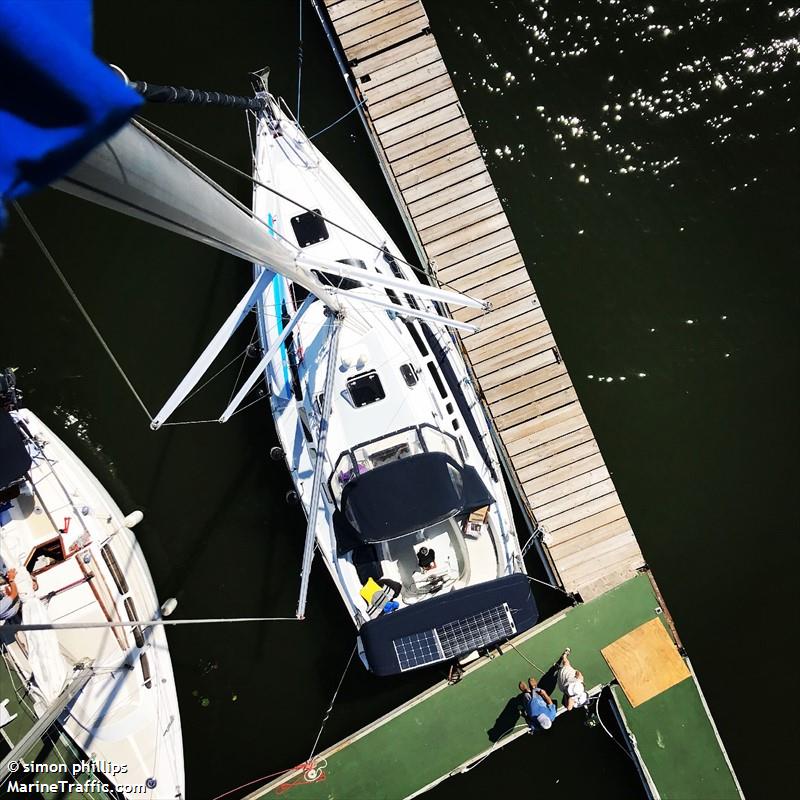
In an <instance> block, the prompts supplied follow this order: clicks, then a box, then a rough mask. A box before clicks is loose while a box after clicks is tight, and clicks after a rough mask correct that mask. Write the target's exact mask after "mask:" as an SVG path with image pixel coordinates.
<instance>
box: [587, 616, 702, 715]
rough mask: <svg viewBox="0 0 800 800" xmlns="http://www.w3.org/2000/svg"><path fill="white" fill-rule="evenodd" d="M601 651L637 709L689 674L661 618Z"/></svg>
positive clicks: (647, 623)
mask: <svg viewBox="0 0 800 800" xmlns="http://www.w3.org/2000/svg"><path fill="white" fill-rule="evenodd" d="M601 652H602V654H603V657H604V658H605V660H606V661H607V662H608V666H609V667H611V671H612V672H613V673H614V677H616V679H617V680H618V681H619V685H620V686H621V687H622V690H623V691H624V692H625V696H626V697H627V698H628V701H629V702H630V704H631V705H632V706H633V707H634V708H636V706H638V705H641V704H642V703H645V702H647V701H648V700H650V699H651V698H653V697H655V696H656V695H659V694H661V693H662V692H665V691H666V690H667V689H669V688H671V687H673V686H675V684H677V683H680V682H681V681H682V680H685V679H686V678H688V677H689V675H690V673H689V668H688V667H687V666H686V664H685V663H684V660H683V659H682V658H681V655H680V653H679V652H678V648H677V647H676V646H675V642H673V641H672V638H671V637H670V635H669V633H668V632H667V629H666V628H665V627H664V625H663V624H662V623H661V620H660V619H651V620H650V621H649V622H645V623H644V625H640V626H639V627H638V628H634V629H633V630H632V631H631V632H630V633H626V634H625V636H622V637H621V638H619V639H617V640H616V641H615V642H612V643H611V644H610V645H608V646H607V647H604V648H603V649H602V651H601Z"/></svg>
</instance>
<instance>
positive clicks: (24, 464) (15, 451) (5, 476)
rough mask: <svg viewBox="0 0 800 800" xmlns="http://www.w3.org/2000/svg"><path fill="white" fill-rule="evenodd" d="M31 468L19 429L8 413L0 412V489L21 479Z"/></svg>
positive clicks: (29, 458)
mask: <svg viewBox="0 0 800 800" xmlns="http://www.w3.org/2000/svg"><path fill="white" fill-rule="evenodd" d="M30 468H31V457H30V455H28V451H27V449H26V448H25V442H23V441H22V436H21V435H20V432H19V428H18V427H17V425H16V423H15V422H14V420H13V419H11V415H10V414H9V413H8V411H0V489H5V487H6V486H8V485H9V484H10V483H13V482H14V481H15V480H17V479H19V478H21V477H22V476H23V475H24V474H25V473H26V472H27V471H28V470H29V469H30Z"/></svg>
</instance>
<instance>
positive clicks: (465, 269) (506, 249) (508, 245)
mask: <svg viewBox="0 0 800 800" xmlns="http://www.w3.org/2000/svg"><path fill="white" fill-rule="evenodd" d="M478 177H479V178H480V177H482V176H478ZM513 255H519V249H518V248H517V243H516V242H515V241H514V240H513V239H509V240H508V241H507V242H504V243H503V244H501V245H498V246H497V247H495V248H493V249H492V250H487V251H486V252H485V253H481V254H480V255H477V256H473V257H472V258H467V259H464V260H463V261H461V262H460V263H458V264H455V265H453V266H451V267H448V268H446V269H442V270H441V271H439V270H438V269H437V273H440V274H441V280H444V281H449V280H451V279H452V278H457V277H459V276H465V275H469V274H471V273H473V272H476V271H477V270H483V269H485V268H486V267H491V266H492V265H493V264H497V263H498V262H499V261H503V260H504V259H506V258H508V257H509V256H513ZM432 261H433V262H434V263H436V259H432Z"/></svg>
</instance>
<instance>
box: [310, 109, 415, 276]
mask: <svg viewBox="0 0 800 800" xmlns="http://www.w3.org/2000/svg"><path fill="white" fill-rule="evenodd" d="M366 102H367V101H366V100H359V101H358V103H356V105H354V106H353V107H352V108H351V109H350V110H349V111H345V112H344V114H342V116H341V117H339V118H338V119H335V120H334V121H333V122H331V124H330V125H326V126H325V127H324V128H323V129H322V130H321V131H317V132H316V133H315V134H314V135H313V136H309V137H308V140H309V141H311V140H312V139H316V138H317V136H322V134H323V133H326V132H327V131H329V130H330V129H331V128H332V127H334V125H338V124H339V123H340V122H341V121H342V120H343V119H346V118H347V117H349V116H350V115H351V114H352V113H353V112H354V111H358V109H359V108H361V106H363V105H364V103H366ZM409 266H411V264H409Z"/></svg>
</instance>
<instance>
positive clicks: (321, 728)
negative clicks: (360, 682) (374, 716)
mask: <svg viewBox="0 0 800 800" xmlns="http://www.w3.org/2000/svg"><path fill="white" fill-rule="evenodd" d="M357 650H358V644H357V643H356V644H355V645H353V649H352V651H351V652H350V658H348V659H347V664H345V667H344V671H343V672H342V677H341V678H339V684H338V685H337V687H336V691H335V692H334V693H333V697H331V704H330V705H329V706H328V710H327V711H326V712H325V716H324V717H323V718H322V724H321V725H320V726H319V732H318V733H317V738H316V739H314V746H313V747H312V748H311V753H310V754H309V756H308V759H307V761H311V760H312V759H313V758H314V752H315V751H316V749H317V745H318V744H319V740H320V737H321V736H322V731H323V730H324V729H325V723H326V722H327V721H328V720H329V719H330V716H331V712H332V711H333V704H334V703H335V702H336V698H337V697H338V695H339V690H340V689H341V688H342V684H343V683H344V676H345V675H347V670H349V669H350V664H352V663H353V656H354V655H355V654H356V652H357Z"/></svg>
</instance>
